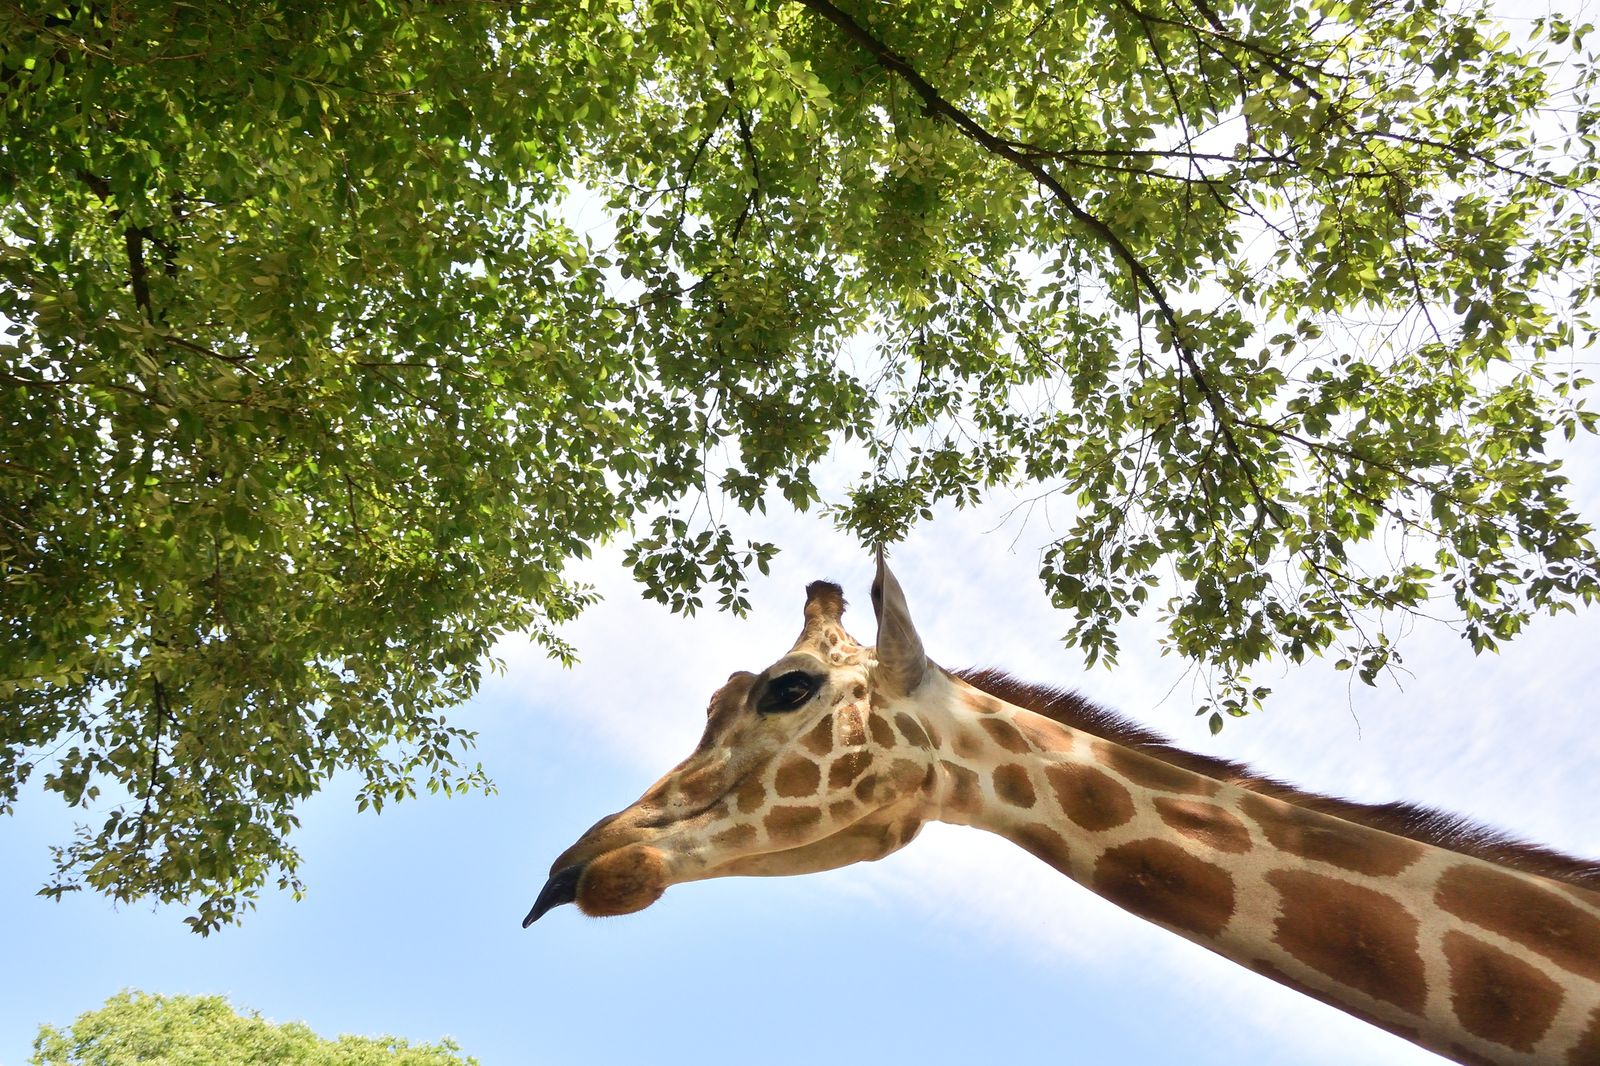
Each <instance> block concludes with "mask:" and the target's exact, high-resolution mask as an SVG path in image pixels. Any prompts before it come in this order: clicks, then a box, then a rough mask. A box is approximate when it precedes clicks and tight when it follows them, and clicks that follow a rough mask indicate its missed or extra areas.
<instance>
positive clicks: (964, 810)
mask: <svg viewBox="0 0 1600 1066" xmlns="http://www.w3.org/2000/svg"><path fill="white" fill-rule="evenodd" d="M939 765H940V766H943V767H944V772H945V773H946V774H947V775H948V776H949V778H950V790H949V793H948V797H949V806H950V809H951V810H952V811H955V812H956V813H958V814H963V815H968V816H971V815H975V814H977V813H978V811H979V810H980V809H981V808H982V806H983V793H982V792H980V791H979V789H978V775H977V774H975V773H973V772H972V771H971V770H968V769H967V768H966V767H965V766H959V765H957V764H956V763H953V762H950V761H949V760H948V759H941V760H940V762H939Z"/></svg>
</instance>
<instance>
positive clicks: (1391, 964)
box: [1266, 870, 1428, 1014]
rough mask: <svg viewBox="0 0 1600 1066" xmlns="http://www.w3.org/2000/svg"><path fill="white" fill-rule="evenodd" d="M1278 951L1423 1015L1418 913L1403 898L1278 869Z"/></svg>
mask: <svg viewBox="0 0 1600 1066" xmlns="http://www.w3.org/2000/svg"><path fill="white" fill-rule="evenodd" d="M1266 878H1267V883H1268V884H1270V885H1271V886H1272V887H1273V888H1275V889H1277V891H1278V895H1279V911H1278V918H1277V921H1276V922H1275V923H1274V927H1273V934H1274V939H1276V941H1277V943H1278V946H1279V947H1281V948H1283V950H1284V951H1286V952H1288V953H1289V954H1290V955H1292V956H1293V957H1295V958H1296V959H1299V960H1300V961H1301V962H1303V963H1305V964H1306V965H1307V966H1310V967H1311V968H1312V969H1314V970H1316V971H1317V972H1318V973H1323V974H1326V975H1327V976H1328V977H1331V978H1332V979H1333V980H1335V981H1338V982H1339V983H1340V984H1343V985H1348V986H1349V987H1351V988H1355V989H1358V990H1360V991H1362V992H1365V993H1366V994H1367V995H1369V996H1371V997H1372V998H1374V999H1380V1000H1383V1001H1384V1002H1385V1003H1393V1004H1394V1005H1395V1006H1397V1007H1400V1008H1401V1009H1403V1010H1407V1011H1410V1012H1411V1013H1413V1014H1420V1013H1421V1012H1422V1008H1423V1006H1424V1005H1425V1004H1426V1003H1427V999H1428V990H1427V985H1426V982H1425V979H1424V976H1423V967H1422V956H1421V954H1420V953H1419V951H1418V946H1417V929H1418V922H1417V919H1416V916H1415V915H1413V914H1412V913H1411V912H1410V911H1408V910H1407V909H1406V908H1405V907H1404V906H1403V905H1401V904H1400V903H1399V902H1398V901H1397V900H1394V899H1391V898H1390V897H1388V896H1386V895H1384V894H1383V893H1381V892H1376V891H1374V890H1372V889H1370V888H1366V887H1365V886H1362V885H1354V884H1350V883H1349V882H1346V881H1340V880H1337V879H1336V878H1332V877H1325V876H1323V875H1322V874H1317V873H1312V872H1310V871H1309V870H1273V871H1271V872H1269V873H1268V874H1267V875H1266Z"/></svg>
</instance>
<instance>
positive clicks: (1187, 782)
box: [1094, 740, 1217, 796]
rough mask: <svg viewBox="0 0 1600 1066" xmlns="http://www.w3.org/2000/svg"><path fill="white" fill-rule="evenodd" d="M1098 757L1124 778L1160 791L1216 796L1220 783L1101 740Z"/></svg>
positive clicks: (1151, 756)
mask: <svg viewBox="0 0 1600 1066" xmlns="http://www.w3.org/2000/svg"><path fill="white" fill-rule="evenodd" d="M1094 754H1095V758H1096V759H1098V760H1100V762H1101V763H1103V764H1105V765H1106V766H1109V767H1110V768H1111V769H1112V770H1114V771H1116V772H1117V773H1118V774H1120V775H1121V776H1123V777H1125V778H1127V779H1128V780H1129V781H1132V782H1133V783H1134V784H1136V785H1140V786H1143V787H1144V788H1153V789H1155V790H1157V791H1158V792H1181V793H1188V794H1190V795H1195V796H1213V795H1215V794H1216V792H1217V783H1216V782H1215V781H1213V780H1211V778H1209V777H1203V776H1201V775H1200V774H1197V773H1194V772H1193V771H1190V770H1185V769H1183V768H1182V767H1181V766H1173V765H1172V764H1171V763H1169V762H1163V761H1161V760H1160V759H1158V758H1156V757H1155V756H1153V755H1146V754H1144V753H1143V752H1139V751H1134V750H1133V749H1132V748H1124V747H1122V746H1121V745H1118V744H1110V743H1107V742H1106V741H1103V740H1102V741H1100V742H1099V743H1097V744H1095V746H1094Z"/></svg>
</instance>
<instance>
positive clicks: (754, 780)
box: [733, 771, 767, 814]
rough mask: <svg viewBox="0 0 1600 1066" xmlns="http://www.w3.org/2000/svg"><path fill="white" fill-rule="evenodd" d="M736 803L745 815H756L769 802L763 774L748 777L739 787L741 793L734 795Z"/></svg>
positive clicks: (757, 773) (758, 773)
mask: <svg viewBox="0 0 1600 1066" xmlns="http://www.w3.org/2000/svg"><path fill="white" fill-rule="evenodd" d="M733 799H734V802H735V803H737V804H738V805H739V810H740V811H742V812H743V813H745V814H754V813H755V812H756V811H759V810H760V809H761V807H762V805H763V804H765V803H766V802H767V789H766V786H765V785H763V784H762V783H761V774H760V772H759V771H758V772H756V773H753V774H751V775H750V776H749V777H746V778H745V779H744V781H743V782H742V783H741V784H740V785H739V791H738V792H736V793H734V797H733Z"/></svg>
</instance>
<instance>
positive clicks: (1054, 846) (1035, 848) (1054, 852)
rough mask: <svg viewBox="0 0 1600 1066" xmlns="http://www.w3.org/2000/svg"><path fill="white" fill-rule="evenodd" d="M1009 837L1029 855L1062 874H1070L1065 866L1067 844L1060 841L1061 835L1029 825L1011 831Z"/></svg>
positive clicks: (1040, 826) (1052, 830) (1048, 829)
mask: <svg viewBox="0 0 1600 1066" xmlns="http://www.w3.org/2000/svg"><path fill="white" fill-rule="evenodd" d="M1009 835H1010V837H1011V839H1012V840H1014V841H1016V842H1017V843H1018V844H1019V845H1020V846H1021V847H1022V848H1024V849H1025V850H1026V851H1028V852H1029V853H1030V854H1031V855H1034V856H1035V857H1037V858H1040V859H1043V860H1044V861H1045V862H1047V863H1049V864H1050V865H1051V866H1054V867H1055V868H1056V869H1057V870H1059V871H1061V872H1062V873H1070V870H1069V868H1068V866H1067V854H1068V852H1067V842H1066V841H1065V840H1063V839H1061V834H1060V833H1057V832H1056V831H1055V830H1054V829H1050V828H1048V827H1046V826H1042V825H1033V824H1031V823H1030V824H1028V825H1025V826H1022V827H1021V828H1020V829H1014V830H1012V831H1011V833H1010V834H1009Z"/></svg>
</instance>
